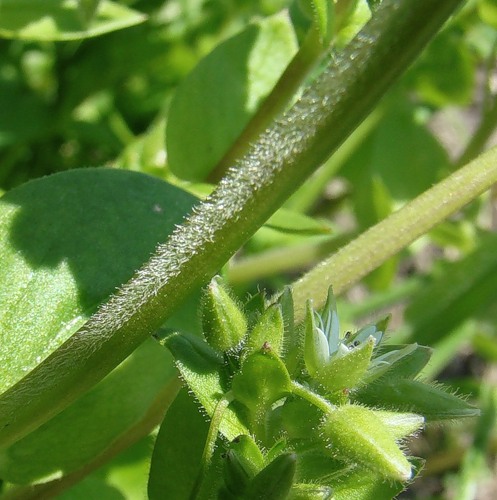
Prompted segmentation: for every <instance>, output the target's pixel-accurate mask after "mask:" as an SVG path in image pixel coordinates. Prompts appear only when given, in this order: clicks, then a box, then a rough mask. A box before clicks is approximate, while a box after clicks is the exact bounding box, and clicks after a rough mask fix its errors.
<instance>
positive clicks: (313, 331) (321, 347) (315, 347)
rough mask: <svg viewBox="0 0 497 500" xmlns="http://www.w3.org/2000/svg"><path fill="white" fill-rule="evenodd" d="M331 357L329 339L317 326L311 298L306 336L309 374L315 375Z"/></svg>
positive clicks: (306, 358)
mask: <svg viewBox="0 0 497 500" xmlns="http://www.w3.org/2000/svg"><path fill="white" fill-rule="evenodd" d="M329 358H330V354H329V347H328V339H327V338H326V336H325V334H324V332H323V331H322V330H321V329H320V328H318V327H317V326H316V319H315V313H314V310H313V308H312V302H311V301H310V300H309V301H307V310H306V317H305V338H304V362H305V367H306V368H307V371H308V372H309V375H311V377H313V376H314V375H315V374H316V372H317V371H318V370H319V369H321V368H324V367H325V366H326V364H327V363H328V360H329Z"/></svg>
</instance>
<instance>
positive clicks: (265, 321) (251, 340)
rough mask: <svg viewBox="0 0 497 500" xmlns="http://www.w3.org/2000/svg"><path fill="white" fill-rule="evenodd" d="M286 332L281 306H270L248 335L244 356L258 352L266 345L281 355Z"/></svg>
mask: <svg viewBox="0 0 497 500" xmlns="http://www.w3.org/2000/svg"><path fill="white" fill-rule="evenodd" d="M284 330H285V324H284V321H283V314H282V312H281V306H280V305H279V304H273V305H271V306H269V307H268V308H267V309H266V310H265V311H264V313H263V314H262V316H261V317H260V318H259V321H258V322H257V324H256V325H255V326H254V328H253V329H252V330H251V331H250V332H249V333H248V335H247V341H246V344H245V346H244V355H247V354H250V353H253V352H256V351H258V350H259V349H261V348H262V347H263V346H264V345H265V344H266V345H267V344H268V345H270V346H271V350H272V351H274V352H275V353H277V354H278V355H280V354H281V352H282V350H283V334H284Z"/></svg>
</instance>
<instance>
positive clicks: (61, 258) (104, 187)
mask: <svg viewBox="0 0 497 500" xmlns="http://www.w3.org/2000/svg"><path fill="white" fill-rule="evenodd" d="M193 202H194V198H193V197H192V196H190V195H188V194H187V193H185V192H184V191H182V190H180V189H178V188H175V187H173V186H170V185H168V184H166V183H165V182H163V181H160V180H158V179H154V178H151V177H148V176H145V175H142V174H137V173H134V172H125V171H118V170H109V169H84V170H75V171H71V172H66V173H63V174H58V175H54V176H51V177H45V178H43V179H40V180H35V181H32V182H29V183H27V184H24V185H23V186H20V187H19V188H17V189H14V190H12V191H10V192H8V193H6V194H5V195H4V196H3V197H2V198H0V258H1V261H2V266H1V268H0V303H1V304H2V309H1V310H0V331H1V334H2V345H1V351H0V392H4V391H5V390H7V389H8V388H10V387H12V386H13V385H14V384H15V383H16V382H17V381H19V380H20V379H21V378H22V377H23V376H24V375H26V373H28V372H29V371H31V370H32V369H34V368H35V367H36V366H37V365H38V364H39V363H41V362H42V361H43V360H44V359H45V358H46V357H47V356H48V355H49V354H51V353H52V352H53V351H54V350H55V349H57V348H58V347H59V346H60V345H61V344H62V343H63V342H64V341H65V340H66V339H67V338H68V337H69V336H70V335H71V334H72V333H73V332H74V331H75V330H76V329H77V328H78V327H79V326H81V325H82V324H83V323H84V322H85V320H86V319H87V318H88V317H89V315H90V314H91V313H92V312H93V311H94V310H95V309H96V307H97V306H98V304H99V303H100V302H102V301H103V300H104V299H106V298H107V297H108V296H109V295H110V294H112V293H113V292H114V291H115V289H116V287H117V286H119V285H120V284H121V283H124V282H126V281H127V280H128V279H129V278H131V276H132V275H133V273H134V271H135V269H137V268H138V267H139V266H140V265H141V264H142V263H143V262H144V261H145V260H146V259H147V258H148V257H149V255H150V254H151V252H152V251H153V250H154V248H155V246H156V244H157V242H158V241H160V240H163V239H165V238H166V237H167V235H168V234H169V233H170V232H171V231H172V230H173V228H174V225H175V224H176V223H178V222H180V221H181V219H182V217H183V215H184V214H185V213H186V212H187V211H188V210H189V209H190V207H191V206H192V204H193ZM33 332H36V334H33ZM75 355H77V353H75ZM53 376H54V377H56V373H54V374H53Z"/></svg>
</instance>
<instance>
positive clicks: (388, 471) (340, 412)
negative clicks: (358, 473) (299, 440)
mask: <svg viewBox="0 0 497 500" xmlns="http://www.w3.org/2000/svg"><path fill="white" fill-rule="evenodd" d="M322 432H323V435H324V437H325V438H327V439H329V441H330V445H331V447H332V449H333V451H335V452H336V453H337V455H338V456H339V457H341V458H343V459H344V460H347V461H352V462H356V463H357V464H359V465H361V466H363V467H366V468H369V469H371V470H373V471H375V472H376V473H378V474H380V475H382V476H383V477H384V478H386V479H391V480H394V481H407V480H409V479H410V478H411V476H412V473H411V465H410V463H409V462H408V461H407V458H406V457H405V456H404V454H403V453H402V451H401V450H400V448H399V447H398V446H397V443H396V442H395V440H394V438H393V436H392V435H391V434H390V432H389V430H388V428H387V427H385V426H384V424H383V422H382V421H381V420H380V418H378V417H377V416H376V415H375V413H374V412H373V411H372V410H369V409H368V408H365V407H363V406H358V405H344V406H341V407H339V408H337V409H336V410H334V411H333V412H331V413H330V414H329V415H327V416H326V419H325V420H324V422H323V425H322Z"/></svg>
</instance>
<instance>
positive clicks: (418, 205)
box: [293, 148, 497, 321]
mask: <svg viewBox="0 0 497 500" xmlns="http://www.w3.org/2000/svg"><path fill="white" fill-rule="evenodd" d="M495 182H497V148H494V149H492V150H490V151H488V152H487V153H485V154H483V155H482V156H480V157H479V158H477V159H476V160H474V161H473V162H471V163H469V164H468V165H466V166H465V167H463V168H461V169H459V170H457V171H456V172H454V173H453V174H452V175H450V176H449V177H447V178H446V179H444V180H443V181H441V182H439V183H438V184H436V185H435V186H434V187H432V188H430V189H428V190H427V191H425V192H424V193H423V194H421V195H420V196H418V197H417V198H415V199H414V200H412V201H411V202H409V203H408V204H407V205H405V206H404V207H402V208H401V209H400V210H398V211H397V212H395V213H393V214H392V215H390V216H389V217H387V218H386V219H384V220H382V221H381V222H379V223H378V224H376V225H375V226H373V227H371V228H370V229H368V230H367V231H366V232H365V233H363V234H362V235H361V236H359V237H358V238H356V239H355V240H354V241H352V242H351V243H349V244H348V245H346V246H344V247H343V248H341V249H340V250H339V251H338V252H337V253H335V254H334V255H332V256H331V257H330V258H329V259H327V260H325V261H324V262H322V263H321V264H318V265H317V266H316V267H315V268H314V269H312V270H311V271H309V272H308V273H307V274H306V275H305V276H303V277H302V278H301V279H299V280H298V281H296V282H295V283H294V284H293V296H294V301H295V304H296V307H295V319H296V321H302V320H303V318H304V315H305V307H304V304H305V300H307V299H308V298H312V299H313V301H314V304H315V305H316V307H319V306H320V305H322V304H324V301H325V300H326V296H327V291H328V287H329V286H330V284H332V285H333V290H334V292H335V293H336V294H339V293H340V292H342V291H344V290H345V289H347V288H348V287H350V286H351V285H352V284H353V283H356V282H357V281H359V280H360V279H361V278H362V277H364V276H366V275H367V274H368V273H370V272H371V271H372V270H373V269H376V268H377V267H378V266H379V265H380V264H382V263H383V262H385V261H386V260H387V259H388V258H390V257H392V256H393V255H395V254H396V253H397V252H399V251H400V250H402V249H403V248H405V247H406V246H407V245H409V244H410V243H412V242H413V241H414V240H416V239H417V238H419V237H420V236H421V235H423V234H425V233H426V232H427V231H429V230H430V229H431V228H433V227H434V226H435V225H436V224H438V223H440V222H442V221H443V220H444V219H445V218H447V217H448V216H449V215H451V214H453V213H454V212H455V211H457V210H459V209H460V208H462V207H463V206H464V205H466V204H467V203H468V202H470V201H471V200H473V199H474V198H476V197H477V196H478V195H480V194H481V193H483V192H484V191H486V190H487V189H489V188H490V187H491V186H492V185H493V184H494V183H495Z"/></svg>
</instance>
